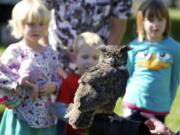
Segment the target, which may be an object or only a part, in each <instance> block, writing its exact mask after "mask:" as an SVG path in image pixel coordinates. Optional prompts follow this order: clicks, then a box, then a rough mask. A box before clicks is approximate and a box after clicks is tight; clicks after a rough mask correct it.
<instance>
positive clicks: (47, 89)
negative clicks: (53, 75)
mask: <svg viewBox="0 0 180 135" xmlns="http://www.w3.org/2000/svg"><path fill="white" fill-rule="evenodd" d="M55 90H56V85H55V83H54V82H52V81H50V80H49V81H48V82H47V83H46V84H44V86H43V87H42V89H41V91H40V95H41V96H47V95H50V94H52V93H53V92H54V91H55Z"/></svg>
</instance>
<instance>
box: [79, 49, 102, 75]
mask: <svg viewBox="0 0 180 135" xmlns="http://www.w3.org/2000/svg"><path fill="white" fill-rule="evenodd" d="M98 59H99V51H98V50H97V49H95V48H92V47H89V46H83V47H81V48H80V49H79V51H78V53H77V55H76V64H77V66H78V69H79V73H80V74H83V73H84V72H85V71H87V70H88V69H89V68H90V67H92V66H94V65H96V64H97V63H98Z"/></svg>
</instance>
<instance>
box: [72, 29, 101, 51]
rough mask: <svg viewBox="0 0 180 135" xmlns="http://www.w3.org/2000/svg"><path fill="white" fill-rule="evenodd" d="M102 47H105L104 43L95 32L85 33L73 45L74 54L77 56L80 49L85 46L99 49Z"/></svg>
mask: <svg viewBox="0 0 180 135" xmlns="http://www.w3.org/2000/svg"><path fill="white" fill-rule="evenodd" d="M101 45H104V42H103V40H102V39H101V38H100V36H99V35H98V34H96V33H93V32H83V33H81V34H80V35H79V36H77V38H76V39H75V41H74V44H73V52H74V53H76V54H77V53H78V52H79V50H80V48H81V47H84V46H89V47H93V48H97V47H98V46H101Z"/></svg>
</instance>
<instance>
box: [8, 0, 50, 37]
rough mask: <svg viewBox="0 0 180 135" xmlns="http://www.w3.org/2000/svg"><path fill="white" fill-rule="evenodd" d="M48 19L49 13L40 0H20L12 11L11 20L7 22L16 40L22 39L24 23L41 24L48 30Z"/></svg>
mask: <svg viewBox="0 0 180 135" xmlns="http://www.w3.org/2000/svg"><path fill="white" fill-rule="evenodd" d="M50 18H51V14H50V11H49V10H48V9H47V8H46V7H45V6H44V5H43V3H42V1H41V0H22V1H20V2H18V3H17V4H16V5H15V6H14V8H13V10H12V18H11V20H10V21H9V26H10V28H11V29H12V31H11V34H12V35H13V36H14V37H15V38H17V39H19V38H21V37H23V29H24V24H25V23H42V24H43V25H45V26H46V27H47V28H48V25H49V21H50Z"/></svg>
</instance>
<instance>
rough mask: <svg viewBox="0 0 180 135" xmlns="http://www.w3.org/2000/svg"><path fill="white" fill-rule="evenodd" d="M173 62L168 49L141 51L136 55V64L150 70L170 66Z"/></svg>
mask: <svg viewBox="0 0 180 135" xmlns="http://www.w3.org/2000/svg"><path fill="white" fill-rule="evenodd" d="M171 63H172V56H171V55H170V53H168V52H167V51H153V52H151V51H147V50H146V51H141V52H138V53H137V55H136V65H137V66H139V67H144V68H147V69H149V70H161V69H164V68H168V67H169V66H170V65H171Z"/></svg>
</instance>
